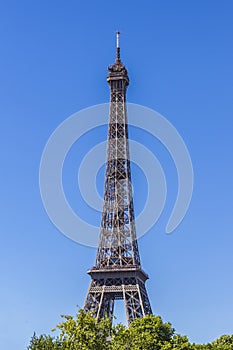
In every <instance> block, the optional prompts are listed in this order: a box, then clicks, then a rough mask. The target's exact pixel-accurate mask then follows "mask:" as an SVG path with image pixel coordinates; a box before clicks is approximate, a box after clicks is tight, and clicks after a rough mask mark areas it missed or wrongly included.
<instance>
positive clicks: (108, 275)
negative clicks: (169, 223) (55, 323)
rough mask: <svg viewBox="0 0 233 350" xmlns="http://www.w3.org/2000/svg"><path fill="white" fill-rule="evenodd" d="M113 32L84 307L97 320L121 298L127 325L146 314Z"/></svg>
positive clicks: (122, 76) (122, 81)
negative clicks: (98, 214)
mask: <svg viewBox="0 0 233 350" xmlns="http://www.w3.org/2000/svg"><path fill="white" fill-rule="evenodd" d="M119 35H120V33H119V32H117V45H116V46H117V47H116V60H115V63H114V64H113V65H111V66H109V67H108V70H109V74H108V77H107V82H108V83H109V85H110V94H111V96H110V117H109V126H108V146H107V160H106V175H105V185H104V203H103V211H102V220H101V227H100V236H99V245H98V249H97V254H96V262H95V265H94V267H93V268H92V269H91V270H89V271H88V274H89V275H90V276H91V284H90V288H89V290H88V293H87V297H86V301H85V305H84V310H85V311H91V312H92V313H93V315H94V316H95V317H97V318H100V317H104V316H105V315H107V316H109V317H112V315H113V308H114V300H116V299H123V300H124V305H125V309H126V318H127V321H128V323H130V322H132V321H133V320H134V319H135V318H141V317H143V316H145V315H147V314H151V313H152V311H151V306H150V302H149V299H148V295H147V292H146V288H145V282H146V280H147V279H148V275H147V274H146V273H145V272H144V271H143V270H142V268H141V263H140V256H139V251H138V243H137V237H136V229H135V217H134V206H133V196H132V185H131V172H130V157H129V143H128V124H127V115H126V89H127V86H128V85H129V78H128V73H127V70H126V68H125V66H124V64H123V63H122V62H121V59H120V45H119Z"/></svg>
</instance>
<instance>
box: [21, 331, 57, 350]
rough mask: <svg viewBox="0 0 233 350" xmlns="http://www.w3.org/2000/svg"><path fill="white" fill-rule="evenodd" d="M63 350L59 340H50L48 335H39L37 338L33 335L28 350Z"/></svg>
mask: <svg viewBox="0 0 233 350" xmlns="http://www.w3.org/2000/svg"><path fill="white" fill-rule="evenodd" d="M58 349H63V347H62V344H61V342H60V341H59V339H55V338H52V337H51V336H49V335H40V336H39V337H38V336H37V335H36V334H35V333H34V335H33V337H32V339H31V341H30V344H29V346H28V350H58Z"/></svg>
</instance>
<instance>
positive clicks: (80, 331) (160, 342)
mask: <svg viewBox="0 0 233 350" xmlns="http://www.w3.org/2000/svg"><path fill="white" fill-rule="evenodd" d="M62 317H63V321H62V322H61V323H59V324H58V325H57V327H56V328H55V330H58V331H59V333H60V334H59V336H57V337H52V336H50V335H40V336H37V335H36V334H34V335H33V337H32V339H31V341H30V344H29V346H28V350H233V335H223V336H221V337H220V338H218V339H216V340H215V341H213V342H212V343H209V344H191V343H190V342H189V340H188V338H187V337H186V336H182V335H179V334H175V330H174V328H172V326H171V324H170V323H164V322H163V320H162V319H161V317H159V316H153V315H148V316H145V317H144V318H142V319H136V320H134V321H133V322H132V323H131V324H130V326H129V327H126V326H124V325H122V324H118V325H116V326H113V325H112V322H111V320H110V319H108V318H107V317H106V318H103V319H101V320H99V321H97V320H96V319H95V318H94V317H92V315H91V314H90V313H84V311H83V310H80V311H79V312H78V313H77V315H76V317H75V318H74V317H72V316H66V315H63V316H62Z"/></svg>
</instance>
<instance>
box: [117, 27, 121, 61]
mask: <svg viewBox="0 0 233 350" xmlns="http://www.w3.org/2000/svg"><path fill="white" fill-rule="evenodd" d="M120 60H121V58H120V32H116V62H119V61H120Z"/></svg>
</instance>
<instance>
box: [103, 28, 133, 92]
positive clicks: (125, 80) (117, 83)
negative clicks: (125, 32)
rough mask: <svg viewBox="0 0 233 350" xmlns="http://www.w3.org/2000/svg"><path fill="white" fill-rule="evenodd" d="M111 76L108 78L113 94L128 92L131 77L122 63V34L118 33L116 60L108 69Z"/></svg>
mask: <svg viewBox="0 0 233 350" xmlns="http://www.w3.org/2000/svg"><path fill="white" fill-rule="evenodd" d="M108 70H109V74H108V76H107V82H108V83H109V85H110V89H111V91H112V92H114V91H116V90H118V91H121V92H126V88H127V86H128V85H129V77H128V72H127V69H126V68H125V66H124V64H123V63H122V62H121V57H120V32H117V33H116V60H115V62H114V63H113V64H112V65H111V66H109V67H108Z"/></svg>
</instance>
